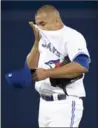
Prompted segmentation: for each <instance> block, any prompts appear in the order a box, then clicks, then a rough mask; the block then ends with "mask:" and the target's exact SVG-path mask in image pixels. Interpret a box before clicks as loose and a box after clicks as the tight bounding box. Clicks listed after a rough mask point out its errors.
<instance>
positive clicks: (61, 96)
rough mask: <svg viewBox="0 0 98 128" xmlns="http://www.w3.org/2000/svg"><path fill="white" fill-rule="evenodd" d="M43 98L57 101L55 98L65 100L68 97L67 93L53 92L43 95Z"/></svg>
mask: <svg viewBox="0 0 98 128" xmlns="http://www.w3.org/2000/svg"><path fill="white" fill-rule="evenodd" d="M41 97H42V99H44V100H46V101H55V100H64V99H66V95H65V94H60V95H58V94H53V95H50V96H47V95H41Z"/></svg>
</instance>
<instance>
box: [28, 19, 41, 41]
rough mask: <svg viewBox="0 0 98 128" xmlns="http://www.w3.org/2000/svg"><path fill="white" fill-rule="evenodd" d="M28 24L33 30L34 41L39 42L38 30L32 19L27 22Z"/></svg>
mask: <svg viewBox="0 0 98 128" xmlns="http://www.w3.org/2000/svg"><path fill="white" fill-rule="evenodd" d="M29 25H30V26H31V28H32V30H33V32H34V36H35V42H39V40H40V38H41V35H40V33H39V30H38V29H37V28H36V27H35V24H34V23H33V22H32V21H30V22H29Z"/></svg>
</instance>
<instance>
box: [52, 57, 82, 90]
mask: <svg viewBox="0 0 98 128" xmlns="http://www.w3.org/2000/svg"><path fill="white" fill-rule="evenodd" d="M68 63H70V60H69V58H68V56H67V57H65V59H64V61H63V62H62V63H61V64H60V66H63V65H65V64H68ZM82 76H83V74H82V75H79V76H78V77H74V78H50V82H51V85H52V86H54V87H57V86H58V87H60V88H62V89H64V88H65V87H66V85H68V84H70V83H72V82H74V81H76V80H78V79H80V78H82Z"/></svg>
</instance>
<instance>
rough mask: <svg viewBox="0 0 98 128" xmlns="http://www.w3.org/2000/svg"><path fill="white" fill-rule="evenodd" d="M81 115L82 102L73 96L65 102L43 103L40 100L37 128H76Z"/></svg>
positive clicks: (68, 97)
mask: <svg viewBox="0 0 98 128" xmlns="http://www.w3.org/2000/svg"><path fill="white" fill-rule="evenodd" d="M82 115H83V101H82V99H80V98H78V97H74V96H67V98H66V99H65V100H55V101H45V100H43V99H42V98H40V106H39V119H38V121H39V127H45V128H47V127H68V128H73V127H75V128H78V127H79V124H80V121H81V119H82Z"/></svg>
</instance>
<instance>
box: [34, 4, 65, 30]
mask: <svg viewBox="0 0 98 128" xmlns="http://www.w3.org/2000/svg"><path fill="white" fill-rule="evenodd" d="M35 22H36V24H37V25H38V26H39V27H40V28H41V29H43V30H58V29H60V28H62V27H63V26H64V24H63V22H62V20H61V17H60V13H59V11H58V10H57V9H56V8H55V7H54V6H52V5H45V6H42V7H41V8H39V9H38V11H37V12H36V14H35Z"/></svg>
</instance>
